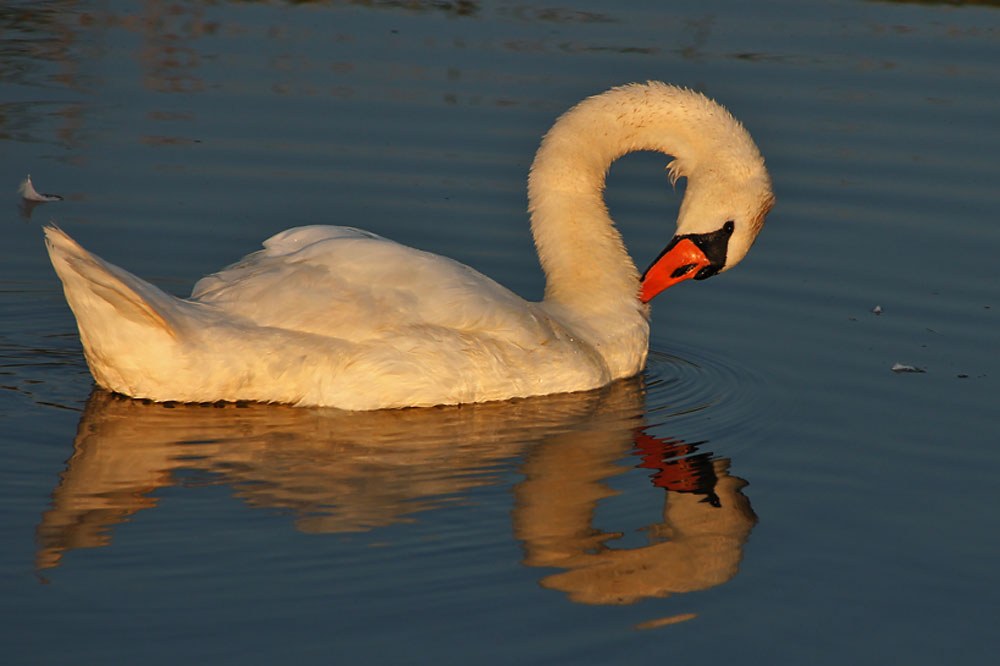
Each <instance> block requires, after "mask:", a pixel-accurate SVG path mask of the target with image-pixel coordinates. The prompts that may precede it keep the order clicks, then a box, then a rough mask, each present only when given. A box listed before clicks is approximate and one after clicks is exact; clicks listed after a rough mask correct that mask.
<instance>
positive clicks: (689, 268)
mask: <svg viewBox="0 0 1000 666" xmlns="http://www.w3.org/2000/svg"><path fill="white" fill-rule="evenodd" d="M697 267H698V264H688V265H686V266H681V267H680V268H678V269H676V270H675V271H674V272H673V273H671V274H670V277H672V278H679V277H680V276H682V275H684V274H685V273H690V272H691V271H693V270H694V269H695V268H697Z"/></svg>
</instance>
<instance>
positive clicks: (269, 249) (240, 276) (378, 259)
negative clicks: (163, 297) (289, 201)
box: [191, 226, 558, 346]
mask: <svg viewBox="0 0 1000 666" xmlns="http://www.w3.org/2000/svg"><path fill="white" fill-rule="evenodd" d="M191 298H192V299H193V300H196V301H201V302H203V303H212V304H214V305H216V306H217V307H220V308H222V309H224V310H226V311H228V312H232V313H234V314H239V315H242V316H244V317H248V318H249V319H251V320H253V321H254V322H256V323H257V324H259V325H261V326H274V327H277V328H284V329H289V330H296V331H303V332H309V333H316V334H320V335H326V336H332V337H337V338H343V339H347V340H355V341H361V340H371V339H376V338H381V337H391V336H395V335H406V334H407V331H408V330H413V331H414V332H415V331H416V330H417V329H422V330H424V331H428V330H429V329H433V328H434V327H442V328H447V329H452V330H460V331H480V332H484V333H488V334H490V335H493V336H499V337H503V338H505V339H507V340H509V341H511V342H514V343H518V344H524V345H526V346H527V345H537V344H540V343H541V342H543V341H545V340H546V339H551V338H553V337H556V336H558V333H556V332H555V331H554V330H553V326H552V324H551V322H549V321H548V318H546V317H545V316H544V315H542V314H540V312H539V310H538V308H537V306H535V305H533V304H531V303H528V302H526V301H524V300H523V299H522V298H520V297H519V296H517V295H516V294H514V293H512V292H511V291H510V290H508V289H506V288H504V287H502V286H501V285H499V284H497V283H496V282H495V281H493V280H491V279H490V278H488V277H486V276H484V275H483V274H481V273H479V272H477V271H475V270H473V269H472V268H469V267H468V266H465V265H463V264H460V263H458V262H456V261H454V260H451V259H448V258H446V257H441V256H438V255H434V254H431V253H428V252H423V251H421V250H415V249H413V248H410V247H406V246H405V245H400V244H399V243H395V242H393V241H391V240H388V239H386V238H382V237H381V236H377V235H375V234H371V233H368V232H364V231H360V230H358V229H351V228H348V227H332V226H309V227H298V228H295V229H289V230H288V231H284V232H282V233H280V234H278V235H276V236H273V237H271V238H269V239H268V240H266V241H265V242H264V249H263V250H260V251H259V252H255V253H253V254H251V255H248V256H247V257H245V258H244V259H243V260H241V261H239V262H237V263H236V264H233V265H232V266H229V267H228V268H225V269H223V270H222V271H220V272H218V273H215V274H213V275H209V276H208V277H205V278H203V279H202V280H200V281H199V282H198V283H197V284H196V285H195V287H194V291H193V293H192V295H191Z"/></svg>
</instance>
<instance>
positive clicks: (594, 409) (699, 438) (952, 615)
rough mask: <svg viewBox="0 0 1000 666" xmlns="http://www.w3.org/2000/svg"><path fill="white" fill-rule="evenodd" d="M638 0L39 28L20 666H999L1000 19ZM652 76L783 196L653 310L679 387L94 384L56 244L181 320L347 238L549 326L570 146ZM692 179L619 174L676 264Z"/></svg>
mask: <svg viewBox="0 0 1000 666" xmlns="http://www.w3.org/2000/svg"><path fill="white" fill-rule="evenodd" d="M619 4H620V5H621V6H619V7H617V8H611V9H609V7H610V6H611V5H609V3H597V2H586V1H575V2H570V3H568V4H567V3H564V4H556V5H545V4H540V3H537V2H476V1H470V2H423V1H422V0H414V1H413V2H409V1H407V2H392V1H387V2H377V1H376V2H363V3H362V2H315V3H282V2H277V1H275V2H266V3H241V2H214V3H198V2H169V3H167V2H144V3H130V2H115V1H94V2H86V1H84V2H56V1H52V2H12V3H6V4H5V5H4V7H3V9H0V29H2V32H0V49H2V50H0V155H2V159H0V184H3V183H6V185H2V186H0V190H4V191H6V192H7V195H6V197H5V199H4V198H3V197H0V204H2V203H3V201H4V200H5V201H6V204H5V205H6V214H5V216H4V220H5V222H4V225H3V232H2V239H3V242H2V243H0V388H2V390H0V533H2V537H3V543H4V545H5V548H4V549H3V552H2V555H0V611H2V612H0V618H2V619H0V658H2V659H3V662H4V663H11V664H36V663H37V664H62V663H82V664H98V663H100V664H103V663H137V662H140V661H141V662H142V663H147V664H160V663H162V664H168V663H170V664H172V663H180V662H188V663H249V664H269V663H302V664H312V663H316V664H320V663H323V664H326V663H476V664H486V663H498V664H499V663H512V662H514V661H515V660H517V662H518V663H532V664H535V663H537V664H552V663H595V664H596V663H659V662H663V661H665V660H667V661H693V660H697V661H698V662H699V663H726V662H729V661H739V662H741V663H751V664H772V663H808V664H826V663H829V664H843V663H851V664H882V663H904V664H944V663H948V664H952V663H954V664H992V663H994V660H995V658H996V654H997V650H998V648H1000V640H998V639H997V637H996V631H995V624H996V609H997V607H998V604H1000V575H998V574H997V566H996V563H997V556H998V554H1000V538H998V536H997V535H998V534H1000V529H998V528H1000V519H998V513H1000V512H998V510H997V508H998V502H997V499H996V495H997V493H996V489H997V475H998V473H1000V453H998V450H997V441H998V430H1000V428H998V426H1000V421H998V417H997V407H998V404H1000V402H998V397H1000V394H998V387H997V377H998V376H1000V367H998V352H1000V322H998V319H997V316H998V310H1000V286H998V285H1000V267H998V263H997V261H996V257H997V252H998V248H1000V225H998V224H997V212H996V211H997V210H998V208H1000V190H998V189H997V187H996V182H997V177H998V175H1000V174H998V170H997V167H996V155H997V154H998V153H1000V125H998V123H997V119H998V117H1000V116H998V112H1000V105H998V97H997V89H998V84H1000V70H998V66H997V63H998V57H1000V9H998V8H997V7H996V6H994V4H995V3H969V4H968V5H963V4H962V3H940V4H936V3H904V2H846V1H845V2H814V3H797V2H780V1H779V2H771V3H737V2H690V3H688V2H679V3H660V2H652V1H650V2H626V3H619ZM646 79H661V80H666V81H670V82H674V83H678V84H682V85H686V86H690V87H693V88H697V89H700V90H703V91H704V92H706V93H707V94H709V95H711V96H713V97H716V98H717V99H719V100H720V101H721V102H723V103H724V104H726V105H727V106H728V107H729V108H730V109H731V110H732V111H733V112H734V113H735V114H736V115H737V116H738V117H739V118H740V119H741V120H743V122H744V123H745V124H746V125H747V127H748V128H749V129H750V130H751V132H752V133H753V135H754V137H755V139H756V140H757V142H758V144H759V145H760V147H761V150H762V152H763V153H764V155H765V156H766V158H767V161H768V164H769V167H770V169H771V172H772V176H773V179H774V183H775V189H776V192H777V196H778V205H777V207H776V208H775V210H774V211H773V212H772V214H771V216H770V217H769V219H768V225H767V228H766V229H765V231H764V233H763V235H762V236H761V238H760V240H759V241H758V243H757V244H756V246H755V247H754V249H753V251H752V252H751V254H750V255H749V257H748V259H747V260H746V261H745V262H744V263H743V264H741V265H740V267H739V268H738V269H737V270H734V271H732V272H731V273H727V274H726V275H724V276H721V277H719V278H717V279H713V280H709V281H706V282H702V283H686V284H684V285H682V286H680V287H678V288H677V289H675V290H671V291H670V292H668V293H667V294H665V295H663V296H661V297H660V298H659V299H657V301H656V303H655V306H656V307H655V310H654V318H653V344H652V347H653V352H652V354H651V356H650V363H649V367H648V368H647V370H646V372H645V373H644V374H643V375H642V376H641V377H638V378H636V379H634V380H630V381H625V382H620V383H618V384H615V385H613V386H610V387H607V388H606V389H604V390H601V391H596V392H592V393H587V394H579V395H569V396H551V397H546V398H540V399H534V400H521V401H514V402H511V403H504V404H490V405H478V406H466V407H453V408H441V409H428V410H404V411H397V412H389V413H370V414H350V413H346V414H345V413H341V412H335V411H332V410H300V409H293V408H288V407H281V406H262V405H226V406H224V407H206V406H189V405H176V406H173V407H164V406H161V405H155V404H144V403H141V402H136V401H132V400H128V399H125V398H121V397H117V396H113V395H110V394H107V393H104V392H102V391H96V390H94V387H93V384H92V381H91V379H90V375H89V373H88V372H87V368H86V365H85V363H84V361H83V357H82V352H81V350H80V346H79V342H78V339H77V335H76V328H75V323H74V321H73V318H72V315H71V313H70V312H69V309H68V308H67V307H66V305H65V302H64V300H63V297H62V293H61V289H60V286H59V283H58V281H57V279H56V277H55V274H54V273H53V272H52V270H51V267H50V266H49V264H48V261H47V258H46V256H45V252H44V248H43V244H42V241H41V231H40V225H41V224H42V223H43V222H46V221H48V220H54V221H56V222H57V223H58V224H60V225H61V226H62V227H63V228H65V229H66V230H67V231H69V232H70V233H71V234H73V235H74V236H75V237H76V238H77V239H78V240H80V241H81V242H82V243H83V244H84V245H85V246H87V247H88V248H89V249H91V250H94V251H95V252H97V253H99V254H100V255H102V256H103V257H105V258H107V259H108V260H110V261H113V262H115V263H118V264H120V265H122V266H124V267H126V268H128V269H129V270H132V271H133V272H136V273H138V274H140V275H142V276H144V277H146V278H149V279H151V280H153V281H154V282H155V283H157V284H158V285H160V286H161V287H163V288H165V289H167V290H168V291H171V292H173V293H176V294H178V295H184V294H187V293H189V290H190V287H191V285H192V283H193V282H194V281H195V279H197V278H198V277H200V276H201V275H204V274H205V273H208V272H210V271H212V270H214V269H217V268H219V267H221V266H223V265H225V264H227V263H229V262H231V261H233V260H235V259H236V258H238V257H240V256H241V255H243V254H245V253H247V252H249V251H252V250H254V249H255V248H257V247H258V246H259V243H260V241H261V240H263V239H264V238H266V237H268V236H269V235H271V234H273V233H275V232H277V231H280V230H282V229H284V228H287V227H289V226H294V225H299V224H307V223H317V222H329V223H336V224H348V225H352V226H361V227H364V228H367V229H370V230H372V231H375V232H377V233H380V234H383V235H386V236H389V237H391V238H394V239H396V240H399V241H401V242H404V243H407V244H410V245H415V246H418V247H421V248H423V249H427V250H430V251H433V252H438V253H442V254H447V255H449V256H452V257H454V258H456V259H459V260H461V261H463V262H466V263H468V264H470V265H472V266H474V267H475V268H477V269H479V270H481V271H483V272H485V273H487V274H489V275H491V276H493V277H495V278H496V279H498V280H499V281H501V282H503V283H504V284H507V285H509V286H510V287H511V288H513V289H514V290H515V291H517V292H518V293H520V294H521V295H523V296H525V297H528V298H538V297H540V295H541V291H542V284H543V282H542V275H541V273H540V270H539V269H538V267H537V263H536V260H535V257H534V252H533V248H532V245H531V240H530V237H529V236H528V232H527V218H526V215H525V213H524V208H525V195H524V180H525V175H526V172H527V168H528V165H529V164H530V160H531V158H532V155H533V152H534V149H535V147H536V146H537V143H538V140H539V138H540V137H541V135H542V134H543V133H544V132H545V130H546V129H547V128H548V126H549V125H550V124H551V122H552V121H553V120H554V119H555V117H556V116H557V115H558V114H559V113H561V112H562V111H563V110H565V109H566V108H568V107H569V106H571V105H572V104H574V103H575V102H576V101H578V100H579V99H581V98H583V97H585V96H587V95H590V94H594V93H597V92H600V91H602V90H604V89H606V88H607V87H609V86H611V85H615V84H620V83H624V82H627V81H633V80H646ZM667 161H668V160H667V159H666V158H663V157H662V156H658V155H647V154H641V155H633V156H629V157H627V158H625V159H623V160H621V161H620V162H618V163H617V164H616V165H615V166H614V167H613V169H612V172H611V174H610V176H609V179H608V195H607V197H608V204H609V206H610V208H611V210H612V213H613V214H614V216H615V218H616V219H617V220H618V222H619V224H620V226H621V228H622V231H623V234H624V236H625V239H626V242H627V243H628V246H629V248H630V250H631V252H632V254H633V256H634V257H635V259H636V263H637V264H639V265H640V267H644V266H645V265H646V264H647V263H648V262H649V261H650V260H651V259H652V258H653V257H654V256H655V255H656V254H657V253H658V251H659V250H660V249H661V248H662V246H663V244H664V243H665V242H666V241H667V240H669V238H670V236H671V234H672V231H673V226H672V225H673V218H674V216H675V215H676V208H677V205H678V204H679V201H680V198H681V197H682V195H683V187H682V186H679V187H678V189H677V190H676V191H675V190H673V189H671V188H670V187H669V185H668V184H667V182H666V176H665V174H664V171H663V168H664V166H665V164H666V162H667ZM28 173H30V174H32V176H33V179H34V183H35V185H36V187H37V189H38V190H40V191H43V192H53V193H58V194H60V195H62V196H63V197H64V199H63V200H62V201H60V202H58V203H48V204H42V205H39V206H35V207H33V208H28V207H26V206H24V205H23V204H22V202H21V200H20V198H19V196H18V195H17V193H16V191H15V189H16V187H17V184H18V183H19V182H20V181H21V180H22V179H23V178H24V177H25V175H26V174H28ZM876 306H879V307H880V308H881V313H880V314H876V313H874V312H872V310H873V309H874V308H875V307H876ZM895 363H901V364H906V365H910V366H913V367H915V368H918V369H920V370H922V371H923V372H920V373H894V372H893V371H892V370H891V368H892V366H893V364H895Z"/></svg>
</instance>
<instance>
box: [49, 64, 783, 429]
mask: <svg viewBox="0 0 1000 666" xmlns="http://www.w3.org/2000/svg"><path fill="white" fill-rule="evenodd" d="M634 150H656V151H660V152H663V153H667V154H669V155H672V156H674V160H673V162H671V163H670V165H669V170H670V178H671V180H672V181H675V180H676V179H677V178H681V177H686V178H687V179H688V183H687V190H686V194H685V197H684V201H683V203H682V204H681V208H680V213H679V215H678V220H677V232H676V235H675V236H674V238H673V240H672V241H671V242H670V244H669V245H668V246H667V249H666V250H664V252H663V253H662V254H661V255H660V257H658V258H657V260H656V261H655V262H654V263H653V265H652V266H651V267H650V269H649V270H648V271H647V272H646V274H645V275H644V276H643V279H642V281H641V283H640V277H639V273H638V271H637V270H636V268H635V265H634V264H633V262H632V260H631V258H630V257H629V255H628V253H627V252H626V250H625V247H624V245H623V243H622V240H621V236H620V235H619V234H618V232H617V230H616V229H615V228H614V224H613V223H612V221H611V218H610V217H609V215H608V212H607V208H606V207H605V205H604V201H603V198H602V192H603V189H604V179H605V175H606V173H607V170H608V167H609V166H610V164H611V163H612V162H613V161H614V160H615V159H617V158H618V157H620V156H622V155H624V154H625V153H628V152H630V151H634ZM528 199H529V209H530V211H531V230H532V233H533V235H534V238H535V245H536V247H537V250H538V256H539V259H540V260H541V264H542V268H543V269H544V271H545V275H546V287H545V298H544V300H542V301H541V302H540V303H530V302H527V301H525V300H523V299H521V298H520V297H518V296H516V295H515V294H513V293H512V292H510V291H508V290H507V289H505V288H504V287H502V286H500V285H499V284H497V283H496V282H494V281H493V280H491V279H489V278H488V277H485V276H484V275H482V274H480V273H478V272H476V271H474V270H473V269H471V268H469V267H467V266H464V265H462V264H459V263H457V262H455V261H452V260H450V259H447V258H444V257H439V256H436V255H432V254H429V253H427V252H422V251H420V250H415V249H412V248H408V247H404V246H402V245H399V244H397V243H394V242H392V241H390V240H387V239H385V238H382V237H380V236H376V235H374V234H371V233H367V232H364V231H359V230H357V229H352V228H347V227H333V226H307V227H298V228H295V229H289V230H287V231H284V232H282V233H279V234H278V235H276V236H273V237H271V238H269V239H268V240H266V241H265V242H264V249H263V250H260V251H258V252H256V253H254V254H251V255H249V256H247V257H245V258H244V259H243V260H241V261H240V262H238V263H236V264H233V265H232V266H230V267H228V268H226V269H224V270H222V271H220V272H219V273H216V274H214V275H209V276H208V277H205V278H203V279H202V280H200V281H199V282H198V283H197V284H195V286H194V291H193V292H192V294H191V297H190V298H189V299H178V298H175V297H173V296H170V295H168V294H166V293H164V292H163V291H161V290H160V289H158V288H156V287H154V286H153V285H151V284H149V283H148V282H145V281H143V280H140V279H139V278H137V277H135V276H133V275H132V274H130V273H128V272H127V271H124V270H122V269H121V268H118V267H116V266H113V265H111V264H108V263H106V262H104V261H103V260H101V259H100V258H98V257H96V256H94V255H92V254H90V253H89V252H87V251H86V250H84V249H83V248H82V247H80V246H79V245H78V244H77V243H76V242H74V241H73V240H72V239H71V238H70V237H69V236H68V235H66V234H65V233H64V232H62V231H61V230H59V229H58V228H56V227H53V226H49V227H46V229H45V234H46V243H47V246H48V250H49V255H50V257H51V259H52V264H53V266H54V267H55V269H56V272H57V273H58V274H59V278H60V279H61V280H62V282H63V288H64V291H65V293H66V299H67V301H68V302H69V305H70V307H71V308H72V310H73V313H74V314H75V315H76V318H77V324H78V327H79V330H80V338H81V341H82V343H83V348H84V352H85V354H86V358H87V363H88V364H89V366H90V369H91V372H92V373H93V375H94V378H95V379H96V381H97V383H98V384H100V385H101V386H103V387H105V388H108V389H110V390H112V391H117V392H119V393H124V394H126V395H130V396H133V397H138V398H149V399H152V400H157V401H168V400H174V401H184V402H207V401H217V400H254V401H263V402H283V403H291V404H296V405H324V406H332V407H340V408H343V409H351V410H367V409H380V408H389V407H408V406H420V405H439V404H455V403H465V402H483V401H488V400H503V399H507V398H513V397H520V396H531V395H542V394H548V393H559V392H568V391H579V390H586V389H592V388H596V387H599V386H602V385H605V384H607V383H609V382H611V381H613V380H615V379H619V378H622V377H628V376H631V375H634V374H636V373H637V372H639V371H640V370H641V369H642V367H643V365H644V363H645V361H646V353H647V349H648V342H649V322H648V317H649V306H648V305H646V303H647V302H648V301H649V300H650V299H652V298H653V297H654V296H655V295H656V294H657V293H658V292H659V291H661V290H662V289H665V288H666V287H668V286H670V285H671V284H673V283H676V282H679V281H680V280H684V279H686V278H689V277H694V278H696V279H703V278H705V277H708V276H710V275H714V274H715V273H719V272H721V271H724V270H727V269H729V268H731V267H732V266H733V265H734V264H736V263H737V262H739V261H740V260H741V259H742V258H743V256H744V255H745V254H746V253H747V250H749V248H750V245H751V244H752V243H753V240H754V238H755V237H756V236H757V233H758V232H759V231H760V228H761V225H762V224H763V222H764V216H765V215H766V214H767V212H768V210H769V209H770V208H771V206H772V204H773V202H774V197H773V195H772V193H771V185H770V178H769V177H768V174H767V170H766V169H765V167H764V160H763V158H762V157H761V156H760V153H759V151H758V150H757V146H756V145H755V144H754V142H753V140H752V139H751V138H750V135H749V134H748V133H747V131H746V130H745V129H744V128H743V127H742V125H740V123H739V122H738V121H736V120H735V119H734V118H733V117H732V116H731V115H730V114H729V113H728V112H727V111H726V110H725V109H723V108H722V107H721V106H719V105H718V104H716V103H715V102H713V101H711V100H709V99H708V98H706V97H704V96H703V95H701V94H699V93H695V92H692V91H689V90H685V89H681V88H677V87H674V86H670V85H666V84H663V83H658V82H650V83H648V84H644V85H640V84H631V85H626V86H622V87H619V88H613V89H611V90H609V91H607V92H605V93H603V94H601V95H597V96H595V97H591V98H589V99H586V100H584V101H583V102H581V103H580V104H578V105H577V106H576V107H574V108H573V109H571V110H569V111H568V112H566V113H565V114H564V115H563V116H562V117H560V118H559V120H558V121H557V122H556V123H555V125H554V126H553V127H552V129H551V130H550V131H549V132H548V134H546V135H545V138H544V139H543V141H542V144H541V147H540V148H539V150H538V153H537V155H536V156H535V161H534V163H533V164H532V167H531V173H530V176H529V178H528Z"/></svg>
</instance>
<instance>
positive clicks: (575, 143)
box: [528, 83, 756, 311]
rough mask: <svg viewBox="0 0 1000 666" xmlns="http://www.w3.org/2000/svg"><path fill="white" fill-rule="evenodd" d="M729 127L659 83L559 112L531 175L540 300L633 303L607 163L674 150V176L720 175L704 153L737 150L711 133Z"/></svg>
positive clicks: (706, 107)
mask: <svg viewBox="0 0 1000 666" xmlns="http://www.w3.org/2000/svg"><path fill="white" fill-rule="evenodd" d="M732 125H736V126H738V123H737V122H736V121H735V120H734V119H733V118H732V116H730V115H729V113H728V112H727V111H725V109H723V108H722V107H720V106H718V105H717V104H715V103H714V102H712V101H710V100H708V99H707V98H705V97H704V96H702V95H701V94H699V93H695V92H692V91H689V90H684V89H681V88H676V87H674V86H669V85H666V84H660V83H650V84H646V85H639V84H633V85H628V86H623V87H620V88H614V89H612V90H610V91H608V92H606V93H603V94H601V95H597V96H595V97H591V98H589V99H586V100H584V101H583V102H581V103H580V104H578V105H577V106H575V107H574V108H572V109H570V110H569V111H567V112H566V113H565V114H563V116H561V117H560V118H559V120H558V121H556V123H555V125H553V127H552V129H551V130H549V132H548V133H547V134H546V135H545V138H544V139H543V140H542V144H541V147H540V148H539V149H538V152H537V153H536V155H535V160H534V162H533V163H532V166H531V173H530V175H529V177H528V201H529V211H530V212H531V230H532V234H533V236H534V238H535V246H536V248H537V251H538V256H539V260H540V261H541V264H542V269H543V270H544V271H545V275H546V286H545V302H553V303H559V304H562V305H565V306H570V307H572V308H573V309H581V308H582V309H585V310H588V311H594V310H603V311H609V310H615V309H620V308H621V307H622V305H623V304H627V305H629V306H631V305H632V303H633V302H637V292H638V288H639V273H638V271H637V270H636V267H635V264H634V263H633V261H632V259H631V257H630V256H629V254H628V252H627V251H626V249H625V246H624V244H623V243H622V239H621V234H619V233H618V231H617V229H615V227H614V223H613V222H612V220H611V217H610V216H609V215H608V210H607V206H606V205H605V203H604V197H603V192H604V182H605V176H606V174H607V171H608V168H609V167H610V166H611V163H612V162H614V161H615V160H616V159H618V158H619V157H621V156H622V155H624V154H626V153H629V152H633V151H636V150H654V151H658V152H662V153H666V154H668V155H672V156H674V158H675V159H674V161H673V162H671V164H670V172H671V180H676V179H677V178H678V177H681V176H686V177H688V178H689V180H693V179H692V178H691V176H692V173H694V172H696V171H698V170H699V169H700V168H703V169H711V170H714V171H716V172H717V171H718V167H717V166H715V165H710V164H706V159H705V158H707V157H708V156H712V155H717V154H718V153H720V152H722V153H732V152H733V151H734V147H733V146H731V145H726V144H725V143H724V142H722V141H720V140H719V139H718V138H716V137H726V136H732V133H731V132H729V131H722V130H728V129H730V127H729V126H732ZM738 148H739V147H736V149H738ZM754 150H756V149H755V148H754ZM725 163H726V162H725V161H723V164H725ZM716 175H717V176H718V175H719V174H718V173H717V174H716ZM689 188H690V183H689Z"/></svg>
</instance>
